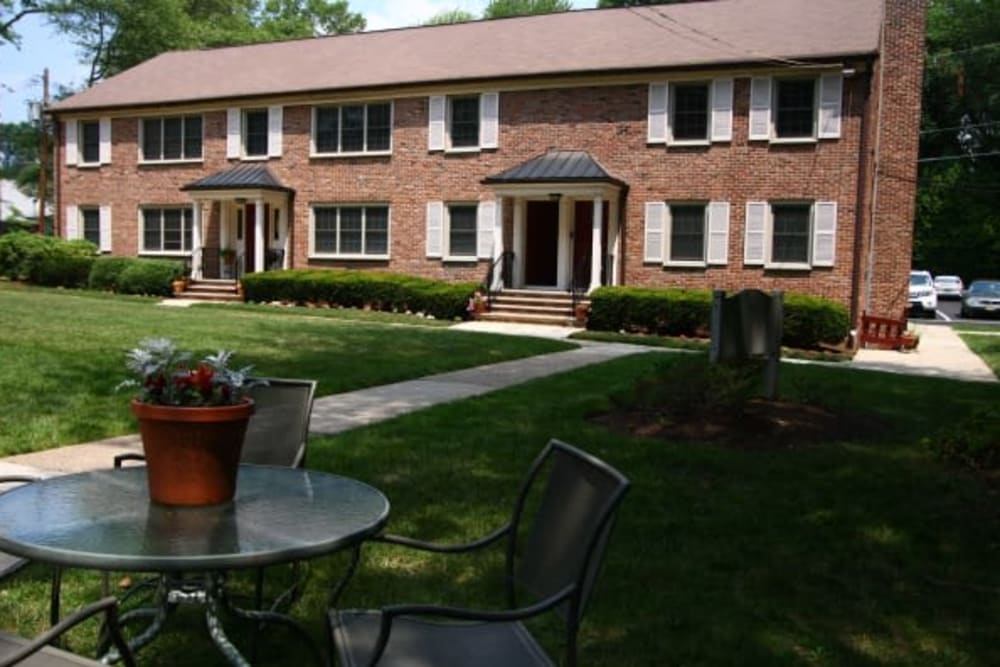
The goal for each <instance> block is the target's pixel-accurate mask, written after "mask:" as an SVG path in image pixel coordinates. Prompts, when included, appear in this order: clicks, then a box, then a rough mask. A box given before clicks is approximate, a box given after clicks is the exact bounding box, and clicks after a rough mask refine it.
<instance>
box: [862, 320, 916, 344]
mask: <svg viewBox="0 0 1000 667" xmlns="http://www.w3.org/2000/svg"><path fill="white" fill-rule="evenodd" d="M905 331H906V316H905V313H904V316H903V318H902V319H894V318H892V317H877V316H875V315H869V314H867V313H862V315H861V332H860V334H859V339H858V342H859V344H860V345H861V347H873V348H876V349H879V350H898V349H900V348H901V347H903V340H902V336H903V333H904V332H905Z"/></svg>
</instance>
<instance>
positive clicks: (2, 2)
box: [0, 0, 49, 46]
mask: <svg viewBox="0 0 1000 667" xmlns="http://www.w3.org/2000/svg"><path fill="white" fill-rule="evenodd" d="M48 4H49V3H47V2H44V1H43V0H0V44H4V43H10V44H13V45H14V46H18V45H19V44H20V41H21V38H20V36H19V35H18V34H17V31H16V30H15V29H14V26H15V25H16V24H17V23H18V22H19V21H20V20H21V19H23V18H24V17H25V16H30V15H31V14H42V13H45V12H46V11H48Z"/></svg>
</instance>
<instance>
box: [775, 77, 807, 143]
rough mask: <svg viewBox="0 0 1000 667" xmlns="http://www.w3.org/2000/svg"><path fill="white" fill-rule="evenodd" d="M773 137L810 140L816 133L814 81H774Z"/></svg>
mask: <svg viewBox="0 0 1000 667" xmlns="http://www.w3.org/2000/svg"><path fill="white" fill-rule="evenodd" d="M774 86H775V92H774V136H775V137H777V138H779V139H801V138H811V137H813V136H814V135H815V132H816V129H815V127H816V124H815V119H816V79H812V78H810V79H775V81H774Z"/></svg>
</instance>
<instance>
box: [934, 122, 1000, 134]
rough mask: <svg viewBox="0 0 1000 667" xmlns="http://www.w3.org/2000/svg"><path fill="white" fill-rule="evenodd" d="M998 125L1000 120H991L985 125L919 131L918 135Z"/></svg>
mask: <svg viewBox="0 0 1000 667" xmlns="http://www.w3.org/2000/svg"><path fill="white" fill-rule="evenodd" d="M993 125H1000V120H991V121H988V122H985V123H972V124H969V125H956V126H955V127H941V128H938V129H936V130H920V134H935V133H937V132H952V131H954V130H971V129H972V128H974V127H992V126H993Z"/></svg>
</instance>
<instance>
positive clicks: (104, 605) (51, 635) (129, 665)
mask: <svg viewBox="0 0 1000 667" xmlns="http://www.w3.org/2000/svg"><path fill="white" fill-rule="evenodd" d="M102 612H103V613H104V614H105V616H106V617H107V620H106V627H107V629H108V633H109V634H110V635H111V642H112V643H113V644H114V646H115V648H117V649H118V652H119V654H120V655H121V656H122V662H123V663H124V664H125V665H126V667H135V658H134V657H133V656H132V651H131V649H129V647H128V643H127V642H126V641H125V637H124V636H123V635H122V631H121V627H120V626H119V625H118V600H117V599H116V598H115V597H113V596H109V597H106V598H102V599H100V600H98V601H97V602H94V603H92V604H89V605H87V606H86V607H84V608H82V609H80V610H78V611H76V612H74V613H72V614H70V615H69V616H67V617H66V618H64V619H63V620H61V621H60V622H59V623H56V624H55V625H54V626H52V627H51V628H49V629H48V630H46V631H45V632H43V633H42V634H40V635H38V636H37V637H35V638H34V639H32V640H31V641H30V642H28V643H27V644H25V645H24V646H23V647H21V648H19V649H18V650H17V651H15V652H14V653H12V654H10V655H8V656H6V657H4V659H3V660H0V667H10V666H11V665H16V664H17V663H19V662H21V661H22V660H24V659H25V658H27V657H28V656H30V655H34V654H35V653H38V652H39V651H41V650H42V649H43V648H45V647H46V646H47V645H49V644H51V643H52V642H53V641H55V640H56V639H57V638H59V637H60V636H61V635H63V634H64V633H65V632H66V631H68V630H70V629H71V628H73V627H74V626H76V625H79V624H80V623H81V622H83V621H85V620H87V619H88V618H90V617H91V616H94V615H96V614H100V613H102Z"/></svg>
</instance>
